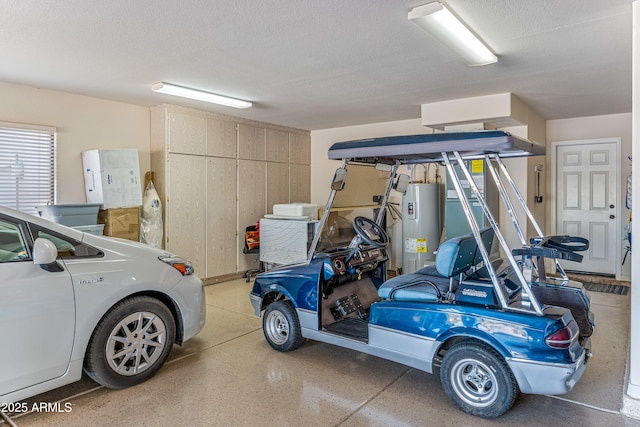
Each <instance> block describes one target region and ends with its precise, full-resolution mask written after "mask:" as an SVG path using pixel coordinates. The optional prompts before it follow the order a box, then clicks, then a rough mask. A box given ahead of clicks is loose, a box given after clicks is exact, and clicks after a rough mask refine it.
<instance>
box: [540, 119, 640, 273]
mask: <svg viewBox="0 0 640 427" xmlns="http://www.w3.org/2000/svg"><path fill="white" fill-rule="evenodd" d="M612 137H618V138H620V140H621V147H620V165H619V168H620V183H619V185H620V196H621V200H620V202H619V203H620V207H621V208H622V209H621V215H620V221H622V229H623V230H624V227H625V226H626V224H627V215H628V213H629V211H628V210H627V209H626V206H625V194H626V189H627V176H628V175H630V174H631V162H630V161H629V159H628V156H630V155H631V147H632V139H631V113H624V114H611V115H606V116H594V117H580V118H575V119H562V120H549V121H547V147H550V146H551V143H553V142H558V141H578V140H585V139H600V138H612ZM548 151H549V150H548ZM547 160H548V161H549V162H551V161H552V159H551V156H547ZM547 166H548V167H547V174H549V173H550V170H551V165H550V164H549V165H547ZM547 176H548V175H547ZM550 185H551V184H550ZM547 190H549V189H547ZM548 207H549V208H550V206H549V205H548ZM550 220H551V212H547V225H548V226H549V225H550V224H549V221H550ZM624 245H625V244H624V242H623V243H622V245H621V246H622V247H621V248H620V250H621V251H622V255H623V256H624V251H625V246H624ZM620 278H621V279H623V280H630V278H631V259H630V258H629V257H627V260H626V262H625V264H624V265H622V268H621V277H620Z"/></svg>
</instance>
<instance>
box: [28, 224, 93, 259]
mask: <svg viewBox="0 0 640 427" xmlns="http://www.w3.org/2000/svg"><path fill="white" fill-rule="evenodd" d="M29 228H30V229H31V235H32V236H33V240H34V241H35V239H37V238H38V237H43V238H45V239H48V240H50V241H51V242H52V243H53V244H54V245H56V248H57V249H58V256H59V257H61V258H74V257H80V258H84V257H101V256H104V254H103V253H102V251H100V250H99V249H96V248H94V247H92V246H89V245H87V244H84V243H82V242H80V241H78V240H75V239H72V238H71V237H69V236H65V235H63V234H60V233H56V232H55V231H53V230H48V229H46V228H44V227H41V226H39V225H36V224H32V223H29Z"/></svg>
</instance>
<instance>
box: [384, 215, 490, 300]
mask: <svg viewBox="0 0 640 427" xmlns="http://www.w3.org/2000/svg"><path fill="white" fill-rule="evenodd" d="M489 230H491V232H489ZM483 233H484V234H483ZM489 234H490V235H491V236H490V237H491V238H490V239H489ZM483 235H487V240H488V241H489V242H493V230H492V229H491V228H490V227H487V228H484V229H483V230H482V231H481V236H483ZM483 241H484V239H483ZM485 247H486V246H485ZM489 251H490V247H489V248H487V252H489ZM478 252H480V251H479V250H478V244H477V242H476V239H475V237H474V236H473V234H465V235H464V236H458V237H454V238H452V239H450V240H447V241H446V242H444V243H442V244H441V245H440V247H439V248H438V252H437V253H436V263H435V265H429V266H427V267H424V268H421V269H420V270H417V271H416V272H414V273H409V274H403V275H400V276H396V277H394V278H392V279H389V280H387V281H386V282H385V283H384V284H382V286H380V288H379V289H378V296H379V297H380V298H383V299H392V300H396V301H438V300H440V299H442V298H443V296H445V295H447V294H448V293H450V292H452V291H454V290H455V288H456V287H457V284H458V280H459V278H460V276H461V275H463V274H465V273H467V272H470V270H472V267H474V266H475V265H476V261H477V259H478V258H477V256H478V255H477V253H478ZM479 259H480V260H482V256H481V255H480V258H479Z"/></svg>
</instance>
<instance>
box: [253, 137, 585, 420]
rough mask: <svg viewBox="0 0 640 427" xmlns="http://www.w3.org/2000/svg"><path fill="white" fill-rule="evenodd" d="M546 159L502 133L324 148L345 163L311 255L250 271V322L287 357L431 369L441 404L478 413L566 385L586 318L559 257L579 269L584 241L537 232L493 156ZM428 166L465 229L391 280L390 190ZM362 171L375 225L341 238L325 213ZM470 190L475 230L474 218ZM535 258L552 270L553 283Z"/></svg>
mask: <svg viewBox="0 0 640 427" xmlns="http://www.w3.org/2000/svg"><path fill="white" fill-rule="evenodd" d="M544 153H545V150H544V147H542V146H539V145H537V144H535V143H532V142H529V141H526V140H524V139H520V138H517V137H515V136H512V135H510V134H509V133H507V132H503V131H485V132H457V133H439V134H428V135H413V136H399V137H386V138H376V139H367V140H358V141H347V142H339V143H335V144H333V145H332V146H331V148H330V149H329V152H328V157H329V159H335V160H340V161H341V162H342V164H341V166H340V167H339V168H338V169H337V170H336V172H335V174H334V178H333V181H332V183H331V192H330V195H329V199H328V201H327V204H326V206H325V208H324V211H323V212H324V213H323V215H322V218H321V219H320V221H319V223H318V226H317V230H316V232H315V235H314V237H313V240H312V241H311V243H310V245H309V251H308V259H307V260H306V262H301V263H297V264H292V265H277V266H273V268H271V269H269V271H267V272H264V273H261V274H259V275H258V276H257V277H256V279H255V282H254V285H253V289H252V291H251V293H250V298H251V303H252V304H253V307H254V309H255V314H256V315H257V316H260V315H261V314H262V312H263V311H264V314H262V315H263V331H264V336H265V338H266V340H267V342H268V343H269V344H270V345H271V346H272V347H273V348H274V349H276V350H278V351H283V352H286V351H291V350H294V349H296V348H297V347H299V346H300V345H301V344H302V343H303V342H304V341H305V339H312V340H316V341H322V342H325V343H329V344H333V345H336V346H339V347H346V348H349V349H353V350H357V351H361V352H364V353H367V354H371V355H374V356H378V357H381V358H385V359H389V360H392V361H395V362H398V363H402V364H405V365H407V366H411V367H414V368H416V369H420V370H422V371H425V372H429V373H438V374H439V375H440V380H441V383H442V387H443V389H444V391H445V392H446V394H447V395H448V397H449V398H450V399H451V401H452V402H453V403H454V404H455V405H456V406H457V407H458V408H459V409H461V410H462V411H464V412H467V413H469V414H472V415H475V416H479V417H483V418H495V417H498V416H500V415H502V414H503V413H505V412H506V411H507V410H509V409H510V408H511V406H512V405H513V403H514V401H515V400H516V398H517V396H518V394H519V393H520V392H522V393H533V394H552V395H555V394H562V393H566V392H568V391H569V390H571V389H572V388H573V387H574V386H575V385H576V383H577V382H578V380H579V379H580V377H581V376H582V374H583V373H584V371H585V368H586V365H587V361H588V360H589V358H590V356H591V351H590V336H591V335H592V333H593V330H594V325H595V323H594V316H593V313H592V312H591V311H590V299H589V296H588V294H587V292H586V290H585V289H584V288H583V286H582V284H581V283H579V282H575V281H572V280H569V279H568V277H567V275H566V274H565V272H564V270H563V269H562V267H561V265H560V263H559V260H563V259H564V260H570V261H581V260H582V256H581V255H580V254H579V252H581V251H583V250H586V249H588V241H586V240H585V239H583V238H580V237H577V236H545V235H544V234H543V233H542V230H541V229H540V227H539V225H538V224H537V222H536V221H535V218H534V217H533V215H532V213H531V211H530V210H529V208H528V207H527V205H526V202H525V200H524V198H523V197H522V194H521V193H520V192H519V191H518V189H517V187H516V185H515V183H514V181H513V179H512V178H511V176H510V175H509V172H508V170H507V168H506V167H505V164H504V163H503V161H502V159H506V158H510V157H521V156H534V155H543V154H544ZM468 160H481V161H483V162H484V165H485V167H486V168H487V170H488V171H489V172H490V176H491V177H492V178H493V180H494V181H495V184H496V186H497V188H498V190H499V193H500V196H501V199H502V202H503V203H504V205H505V207H506V212H507V213H508V216H509V220H510V221H511V222H512V223H513V226H514V229H515V234H516V235H517V236H518V238H519V240H520V245H518V247H516V248H510V247H509V246H508V244H507V241H506V238H505V237H504V235H503V234H502V232H501V230H500V229H499V228H498V222H497V215H498V213H497V212H491V211H490V209H489V207H488V205H487V203H486V202H485V201H484V198H483V197H482V196H483V195H482V188H478V187H479V186H478V185H477V183H476V182H475V181H474V179H473V178H472V175H471V173H470V171H469V168H468V167H467V164H468V162H467V161H468ZM428 163H438V164H440V165H444V167H445V168H446V171H447V173H448V174H449V176H450V178H451V180H452V181H453V185H454V187H455V191H456V193H457V196H458V198H459V200H460V203H461V204H462V208H463V211H464V213H465V216H466V219H467V221H468V223H469V227H470V229H471V232H470V233H469V234H467V235H462V236H457V237H455V238H452V239H450V240H447V241H445V242H443V243H441V244H440V245H439V246H438V250H437V254H436V257H435V262H434V263H433V264H431V265H427V266H426V267H423V268H421V269H419V270H417V271H415V272H412V273H408V274H401V275H396V276H395V277H392V278H389V279H388V278H387V262H388V261H389V259H390V254H389V250H390V249H389V248H388V244H389V237H388V235H387V233H386V230H385V227H384V226H383V225H382V224H383V223H384V221H385V215H386V212H387V208H388V205H389V202H390V197H391V194H392V193H391V192H392V191H399V192H401V193H402V192H403V191H404V190H405V189H406V186H407V183H408V182H409V177H408V176H407V175H406V174H402V173H400V171H402V170H404V169H406V168H404V167H403V165H417V164H428ZM363 167H364V168H374V169H375V170H376V171H377V173H379V174H380V173H381V174H383V175H384V176H386V177H387V178H386V184H385V186H386V190H385V192H384V194H383V195H382V197H381V198H380V200H379V209H378V210H377V214H375V215H374V216H375V218H368V217H367V216H364V215H358V216H355V217H354V218H353V219H352V229H353V231H354V235H353V237H352V238H350V240H347V241H343V242H340V241H338V240H339V239H334V238H333V237H332V236H333V235H332V234H331V233H328V230H327V228H328V222H329V221H328V219H329V215H330V212H331V211H332V206H333V203H334V200H335V199H336V195H338V194H339V193H340V192H341V191H343V190H344V188H345V187H346V186H348V184H347V175H348V174H347V171H348V170H349V172H351V171H352V169H355V168H363ZM469 188H470V190H471V194H472V195H473V196H475V197H474V201H473V203H479V204H480V205H481V208H482V211H483V212H484V216H485V217H486V220H487V221H486V224H488V225H487V226H485V227H480V225H479V222H478V220H477V218H476V216H474V214H473V212H472V207H471V202H470V200H469V197H468V196H467V194H468V191H465V189H467V190H469ZM514 200H515V203H514ZM516 204H519V205H520V206H521V208H520V209H522V210H523V211H524V212H525V214H526V216H527V217H528V219H529V221H530V222H531V224H532V225H533V228H534V229H535V230H536V233H537V236H535V237H534V238H531V239H527V237H526V236H525V234H524V232H523V227H522V226H521V225H520V224H519V220H518V218H517V215H516V214H515V206H516ZM525 228H526V227H525ZM496 254H498V255H497V256H496ZM545 260H548V261H547V264H548V265H552V264H555V270H556V272H557V274H555V275H554V276H553V277H551V276H550V275H548V274H547V273H546V268H545Z"/></svg>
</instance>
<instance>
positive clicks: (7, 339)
mask: <svg viewBox="0 0 640 427" xmlns="http://www.w3.org/2000/svg"><path fill="white" fill-rule="evenodd" d="M205 310H206V309H205V299H204V289H203V286H202V281H201V280H200V279H199V278H198V277H197V276H196V275H195V274H193V268H192V266H191V263H190V262H188V261H187V260H184V259H182V258H179V257H176V256H174V255H172V254H170V253H167V252H165V251H163V250H160V249H155V248H153V247H151V246H148V245H144V244H141V243H136V242H131V241H127V240H123V239H114V238H106V237H101V236H95V235H92V234H89V233H83V232H81V231H78V230H75V229H72V228H69V227H65V226H62V225H59V224H56V223H53V222H50V221H48V220H45V219H43V218H38V217H35V216H32V215H28V214H25V213H21V212H17V211H14V210H12V209H8V208H5V207H2V206H0V336H1V337H2V343H3V344H2V351H0V403H3V404H4V403H11V402H15V401H18V400H21V399H24V398H27V397H30V396H34V395H36V394H40V393H43V392H45V391H48V390H51V389H54V388H57V387H60V386H63V385H65V384H69V383H71V382H74V381H77V380H79V379H80V378H81V376H82V371H83V370H84V371H85V372H86V373H87V374H88V375H89V376H90V377H91V378H92V379H93V380H95V381H96V382H98V383H100V384H102V385H104V386H106V387H109V388H124V387H128V386H132V385H135V384H138V383H141V382H143V381H145V380H147V379H149V378H150V377H151V376H153V375H154V374H155V373H156V372H157V371H158V369H160V367H161V366H162V365H163V363H164V362H165V360H166V359H167V357H168V355H169V352H170V351H171V347H172V346H173V344H174V343H177V344H182V343H183V342H184V341H187V340H188V339H190V338H192V337H193V336H195V335H196V334H197V333H198V332H200V330H202V328H203V327H204V323H205V314H206V313H205Z"/></svg>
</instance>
